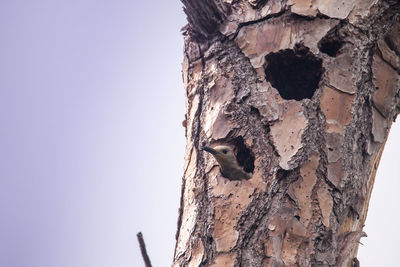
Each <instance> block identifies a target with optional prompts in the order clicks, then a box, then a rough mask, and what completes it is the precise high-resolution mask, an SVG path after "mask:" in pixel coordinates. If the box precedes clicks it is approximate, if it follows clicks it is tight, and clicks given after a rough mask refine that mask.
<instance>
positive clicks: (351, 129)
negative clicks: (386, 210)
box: [173, 0, 400, 267]
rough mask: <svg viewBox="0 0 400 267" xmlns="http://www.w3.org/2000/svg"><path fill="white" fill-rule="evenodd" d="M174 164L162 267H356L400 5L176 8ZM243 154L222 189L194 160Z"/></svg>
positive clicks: (321, 1)
mask: <svg viewBox="0 0 400 267" xmlns="http://www.w3.org/2000/svg"><path fill="white" fill-rule="evenodd" d="M182 2H183V3H184V9H185V12H186V14H187V16H188V25H187V26H185V27H184V29H183V30H184V35H185V50H184V61H183V81H184V84H185V90H186V107H187V113H186V120H185V125H186V138H187V145H186V156H185V168H184V170H185V171H184V175H183V179H182V197H181V208H180V210H179V219H178V230H177V236H176V238H177V241H176V247H175V254H174V262H173V266H224V267H225V266H355V265H357V264H359V263H358V260H357V259H356V255H357V249H358V242H359V240H360V238H361V237H362V236H365V233H363V231H362V229H363V226H364V222H365V219H366V215H367V211H368V203H369V199H370V196H371V191H372V187H373V183H374V179H375V174H376V169H377V167H378V165H379V160H380V156H381V154H382V151H383V147H384V144H385V141H386V139H387V136H388V132H389V129H390V126H391V123H392V121H393V120H394V119H395V118H396V116H397V114H398V113H399V111H400V3H399V2H398V1H390V0H387V1H382V0H348V1H345V0H329V1H326V0H288V1H285V0H266V1H264V0H248V1H246V0H204V1H198V0H183V1H182ZM213 142H227V143H230V144H231V145H232V144H233V145H235V146H241V147H242V150H243V151H248V152H246V153H247V154H242V155H241V160H245V159H243V157H245V156H244V155H251V156H252V157H254V170H253V176H252V177H251V179H249V180H238V181H231V180H228V179H226V178H225V177H223V176H222V174H221V172H220V167H219V166H218V164H217V162H216V161H215V159H214V158H213V157H212V156H211V155H210V154H207V153H205V152H204V151H203V150H201V148H202V147H203V146H204V145H207V144H210V143H213Z"/></svg>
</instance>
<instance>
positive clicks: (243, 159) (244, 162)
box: [232, 136, 254, 173]
mask: <svg viewBox="0 0 400 267" xmlns="http://www.w3.org/2000/svg"><path fill="white" fill-rule="evenodd" d="M232 144H233V145H234V146H235V149H236V159H237V161H238V163H239V165H241V166H243V169H244V170H245V171H246V172H251V173H252V172H254V156H253V154H252V153H251V150H250V149H248V148H247V146H246V145H245V144H244V140H243V137H241V136H239V137H236V138H234V139H233V140H232Z"/></svg>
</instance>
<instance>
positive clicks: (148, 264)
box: [136, 232, 151, 267]
mask: <svg viewBox="0 0 400 267" xmlns="http://www.w3.org/2000/svg"><path fill="white" fill-rule="evenodd" d="M136 236H137V239H138V241H139V246H140V251H141V252H142V257H143V260H144V264H145V266H146V267H151V262H150V258H149V255H147V251H146V245H145V244H144V239H143V235H142V233H141V232H139V233H137V235H136Z"/></svg>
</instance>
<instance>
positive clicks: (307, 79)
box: [264, 44, 323, 100]
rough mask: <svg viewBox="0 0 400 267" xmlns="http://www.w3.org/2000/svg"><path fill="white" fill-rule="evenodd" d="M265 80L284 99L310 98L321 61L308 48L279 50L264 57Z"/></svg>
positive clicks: (317, 81)
mask: <svg viewBox="0 0 400 267" xmlns="http://www.w3.org/2000/svg"><path fill="white" fill-rule="evenodd" d="M264 68H265V78H266V79H267V80H268V81H269V82H270V83H271V85H272V86H273V87H274V88H276V89H277V90H278V92H279V94H280V95H281V97H282V98H284V99H294V100H302V99H305V98H311V97H312V96H313V95H314V92H315V90H316V89H317V88H318V83H319V81H320V79H321V74H322V71H323V69H322V59H320V58H317V57H316V56H315V55H314V54H313V53H311V52H310V49H309V48H308V47H305V46H304V45H301V44H297V45H296V46H295V47H294V49H293V50H292V49H285V50H280V51H278V52H277V53H270V54H268V55H267V56H266V57H265V65H264Z"/></svg>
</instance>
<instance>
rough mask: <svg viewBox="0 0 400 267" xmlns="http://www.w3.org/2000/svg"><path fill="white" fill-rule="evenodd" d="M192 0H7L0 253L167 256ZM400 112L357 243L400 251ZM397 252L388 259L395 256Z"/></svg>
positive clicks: (67, 264) (1, 26) (13, 258)
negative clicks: (144, 252)
mask: <svg viewBox="0 0 400 267" xmlns="http://www.w3.org/2000/svg"><path fill="white" fill-rule="evenodd" d="M184 24H185V16H184V14H183V12H182V7H181V3H180V1H178V0H175V1H160V0H157V1H137V0H114V1H105V0H97V1H95V0H79V1H78V0H70V1H61V0H36V1H27V0H2V1H0V38H1V42H0V136H1V138H0V266H4V267H136V266H138V267H140V266H143V262H142V258H141V256H140V253H139V248H138V245H137V240H136V233H137V232H138V231H142V232H143V234H144V237H145V241H146V244H147V247H148V251H149V254H150V257H151V260H152V262H153V265H154V266H157V267H158V266H170V264H171V262H172V254H173V250H174V244H175V231H176V221H177V215H178V212H177V210H178V206H179V198H180V185H181V177H182V173H183V157H184V146H185V137H184V128H183V127H182V126H181V122H182V120H183V119H184V113H185V107H184V89H183V84H182V78H181V61H182V50H183V48H182V45H183V37H182V35H181V33H180V28H181V27H182V26H184ZM399 139H400V126H399V123H397V125H396V126H395V128H394V129H393V131H392V133H391V136H390V138H389V142H388V144H387V147H386V150H385V153H384V156H383V160H382V162H381V166H380V169H379V171H378V177H377V181H376V184H375V188H374V192H373V198H372V202H371V205H370V212H369V216H368V220H367V226H366V228H365V230H366V232H367V233H368V235H369V237H368V238H364V239H363V240H362V243H364V244H365V245H364V246H362V248H361V249H360V250H361V251H360V253H359V254H360V260H361V262H362V266H363V267H364V266H367V267H368V266H370V267H372V266H393V264H391V263H393V262H397V258H396V257H397V253H398V249H399V245H398V242H396V240H399V238H400V230H399V227H398V225H399V224H398V221H399V217H392V218H391V217H389V216H390V215H393V216H398V213H399V212H398V211H399V208H398V203H399V201H398V189H399V188H400V164H399V159H398V158H399V157H398V151H399V149H400V142H399ZM385 261H386V262H385Z"/></svg>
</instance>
